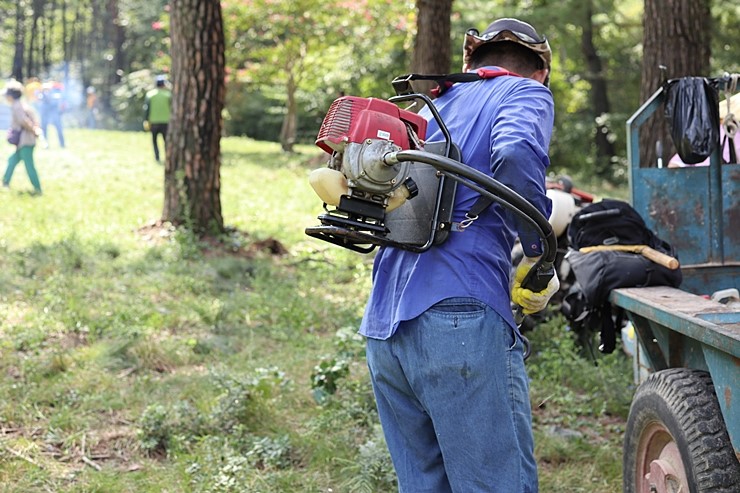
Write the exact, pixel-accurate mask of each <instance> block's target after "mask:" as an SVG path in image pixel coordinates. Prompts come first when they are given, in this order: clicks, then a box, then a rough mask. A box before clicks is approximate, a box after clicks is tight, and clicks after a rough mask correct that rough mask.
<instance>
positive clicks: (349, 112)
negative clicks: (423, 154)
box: [316, 96, 427, 154]
mask: <svg viewBox="0 0 740 493" xmlns="http://www.w3.org/2000/svg"><path fill="white" fill-rule="evenodd" d="M405 122H406V123H408V124H409V125H410V126H411V128H412V129H413V130H414V132H416V135H417V136H418V137H419V139H421V140H423V139H424V138H425V136H426V131H427V121H426V120H425V119H424V118H422V117H420V116H419V115H417V114H416V113H412V112H411V111H406V110H402V109H401V108H399V107H398V106H396V105H395V104H393V103H391V102H389V101H386V100H384V99H375V98H360V97H356V96H344V97H341V98H339V99H337V100H336V101H334V102H333V103H332V105H331V106H330V107H329V112H328V113H327V114H326V117H325V118H324V122H323V123H322V124H321V128H320V129H319V135H318V137H316V145H317V146H319V147H320V148H322V149H323V150H325V151H326V152H328V153H329V154H331V153H333V152H334V151H337V152H341V151H342V149H343V148H344V145H345V144H347V143H350V142H354V143H360V142H363V141H364V140H365V139H374V140H375V139H383V140H389V141H391V142H393V143H394V144H396V145H397V146H399V147H400V148H401V149H404V150H406V149H411V144H410V142H409V136H408V132H407V130H406V125H405Z"/></svg>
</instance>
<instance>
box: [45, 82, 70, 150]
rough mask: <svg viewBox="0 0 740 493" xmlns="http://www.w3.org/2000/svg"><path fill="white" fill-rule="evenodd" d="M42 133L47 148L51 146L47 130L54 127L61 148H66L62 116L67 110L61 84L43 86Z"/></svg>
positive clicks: (48, 83)
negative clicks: (50, 126)
mask: <svg viewBox="0 0 740 493" xmlns="http://www.w3.org/2000/svg"><path fill="white" fill-rule="evenodd" d="M39 99H40V104H41V133H42V135H43V137H44V142H45V146H46V147H48V146H49V144H48V143H49V134H48V133H47V130H48V128H49V125H52V126H53V127H54V128H55V129H56V132H57V138H58V139H59V147H62V148H64V129H63V128H62V114H63V113H64V111H65V110H66V109H67V105H66V103H65V100H64V86H62V84H61V83H60V82H46V83H44V85H43V86H42V90H41V96H40V97H39Z"/></svg>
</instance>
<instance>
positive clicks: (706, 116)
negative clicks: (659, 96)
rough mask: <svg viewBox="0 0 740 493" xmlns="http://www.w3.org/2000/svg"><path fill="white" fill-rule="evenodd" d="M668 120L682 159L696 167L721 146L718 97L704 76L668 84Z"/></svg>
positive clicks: (666, 108) (666, 104) (681, 79)
mask: <svg viewBox="0 0 740 493" xmlns="http://www.w3.org/2000/svg"><path fill="white" fill-rule="evenodd" d="M666 90H667V98H666V103H665V117H666V120H667V121H668V127H669V128H670V131H671V138H672V139H673V143H674V144H675V145H676V150H677V151H678V155H679V156H680V157H681V160H682V161H683V162H684V163H686V164H697V163H700V162H702V161H704V160H705V159H706V158H708V157H709V156H710V155H711V154H712V151H714V149H716V148H717V146H718V145H719V95H718V94H717V91H716V90H715V88H714V87H712V85H711V84H710V82H709V80H707V79H706V78H704V77H682V78H680V79H673V80H670V81H668V82H667V83H666Z"/></svg>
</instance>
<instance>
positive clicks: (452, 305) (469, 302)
mask: <svg viewBox="0 0 740 493" xmlns="http://www.w3.org/2000/svg"><path fill="white" fill-rule="evenodd" d="M486 307H487V305H486V304H485V303H482V302H480V301H478V300H476V299H475V298H447V299H446V300H442V301H440V302H439V303H436V304H435V305H432V306H431V307H430V308H429V310H428V311H431V312H437V313H449V314H456V315H464V314H469V315H470V316H479V315H480V314H481V312H484V311H485V310H486Z"/></svg>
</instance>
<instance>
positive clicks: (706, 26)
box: [640, 0, 711, 167]
mask: <svg viewBox="0 0 740 493" xmlns="http://www.w3.org/2000/svg"><path fill="white" fill-rule="evenodd" d="M643 26H644V33H643V60H642V81H641V84H640V99H641V101H643V102H645V101H646V100H647V99H648V98H649V97H650V96H651V95H652V94H653V93H654V92H655V91H656V90H657V89H658V87H660V85H661V84H662V82H663V75H662V74H661V70H660V66H661V65H663V66H665V67H666V76H667V77H668V78H669V79H673V78H677V77H683V76H708V75H709V74H708V73H707V72H708V70H709V55H710V41H711V14H710V0H645V12H644V14H643ZM657 142H660V143H661V144H662V151H663V152H662V155H661V156H660V157H661V158H662V160H663V162H664V163H665V162H668V159H670V157H671V156H672V155H673V154H674V153H675V146H674V145H673V142H672V141H671V138H670V135H669V133H668V128H667V125H666V122H665V117H664V114H663V111H662V110H658V111H657V112H656V113H655V114H654V115H653V116H652V117H651V118H650V119H648V121H647V122H645V124H644V125H643V126H642V129H641V132H640V164H641V166H642V167H652V166H655V165H656V163H657V160H658V154H657V152H656V143H657Z"/></svg>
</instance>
